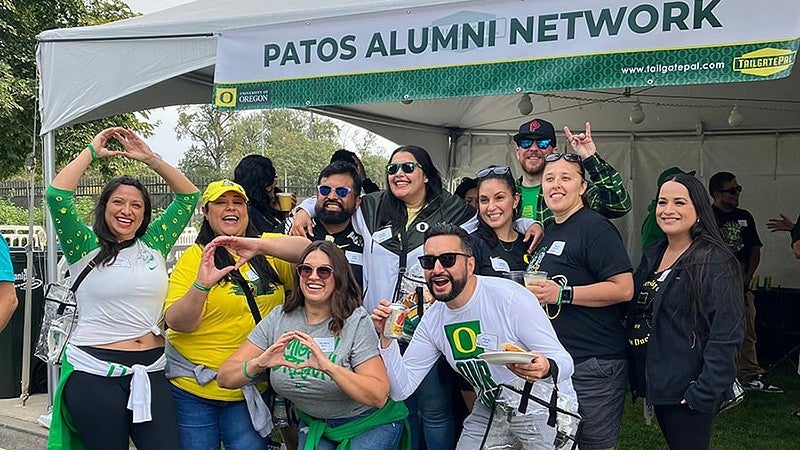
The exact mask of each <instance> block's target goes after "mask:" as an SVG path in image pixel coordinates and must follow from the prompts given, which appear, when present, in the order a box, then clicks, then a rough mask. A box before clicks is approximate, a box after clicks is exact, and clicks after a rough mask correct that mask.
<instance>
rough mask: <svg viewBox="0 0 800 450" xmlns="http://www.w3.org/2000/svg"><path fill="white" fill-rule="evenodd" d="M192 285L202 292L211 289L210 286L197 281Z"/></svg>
mask: <svg viewBox="0 0 800 450" xmlns="http://www.w3.org/2000/svg"><path fill="white" fill-rule="evenodd" d="M192 287H193V288H195V289H197V290H198V291H201V292H208V291H210V290H211V288H210V287H206V286H203V285H202V284H200V283H198V282H197V281H195V282H194V283H192Z"/></svg>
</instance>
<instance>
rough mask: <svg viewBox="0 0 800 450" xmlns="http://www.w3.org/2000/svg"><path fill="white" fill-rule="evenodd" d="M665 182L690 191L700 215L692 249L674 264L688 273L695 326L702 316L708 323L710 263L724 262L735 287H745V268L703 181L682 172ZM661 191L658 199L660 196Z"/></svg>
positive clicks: (725, 274) (692, 233) (726, 274)
mask: <svg viewBox="0 0 800 450" xmlns="http://www.w3.org/2000/svg"><path fill="white" fill-rule="evenodd" d="M666 181H674V182H676V183H680V184H681V185H683V186H684V187H685V188H686V190H687V191H689V199H690V200H691V201H692V204H693V205H694V210H695V213H696V214H697V221H696V222H695V223H694V224H693V225H692V227H691V228H690V229H689V235H690V236H691V238H692V243H691V245H689V249H688V250H686V252H685V253H684V254H683V255H682V256H681V257H680V258H679V259H678V261H677V262H676V263H675V268H676V269H678V268H680V269H682V270H683V271H685V272H686V273H687V274H688V276H689V299H690V301H691V311H692V320H693V323H692V325H693V326H695V325H697V324H698V323H699V321H700V320H701V319H702V320H704V321H705V323H706V325H708V317H707V315H706V314H705V311H704V308H703V297H704V295H705V294H704V286H703V275H704V274H705V273H706V271H707V270H708V266H709V264H723V265H724V270H723V272H722V277H723V278H724V279H732V280H731V282H735V283H736V288H737V289H740V290H741V287H742V286H743V284H742V269H741V267H740V266H739V263H738V261H737V260H736V257H735V256H734V255H733V253H732V252H731V250H730V248H729V247H728V244H726V243H725V241H724V240H723V239H722V234H721V233H720V231H719V227H718V226H717V219H716V217H715V216H714V211H713V210H712V209H711V200H710V199H709V197H708V194H707V193H706V191H705V189H704V187H703V184H702V183H701V182H700V180H698V179H697V178H695V177H694V176H692V175H689V174H685V173H679V174H676V175H674V176H672V177H669V178H668V179H667V180H666ZM662 187H663V185H662ZM660 192H661V187H659V189H658V193H660ZM658 193H657V194H656V198H658ZM720 255H723V257H722V258H720Z"/></svg>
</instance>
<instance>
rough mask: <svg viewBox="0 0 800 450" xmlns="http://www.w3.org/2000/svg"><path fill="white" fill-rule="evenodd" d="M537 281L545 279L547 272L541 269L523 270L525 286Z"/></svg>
mask: <svg viewBox="0 0 800 450" xmlns="http://www.w3.org/2000/svg"><path fill="white" fill-rule="evenodd" d="M539 281H547V272H545V271H543V270H529V271H527V272H525V286H528V285H531V284H533V283H536V282H539Z"/></svg>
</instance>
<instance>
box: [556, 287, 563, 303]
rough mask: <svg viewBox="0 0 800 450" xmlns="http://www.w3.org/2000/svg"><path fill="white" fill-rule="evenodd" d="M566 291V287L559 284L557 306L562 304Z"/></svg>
mask: <svg viewBox="0 0 800 450" xmlns="http://www.w3.org/2000/svg"><path fill="white" fill-rule="evenodd" d="M563 293H564V288H563V287H562V286H561V285H559V286H558V299H557V300H556V306H561V295H562V294H563Z"/></svg>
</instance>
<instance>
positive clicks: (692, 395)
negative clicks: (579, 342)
mask: <svg viewBox="0 0 800 450" xmlns="http://www.w3.org/2000/svg"><path fill="white" fill-rule="evenodd" d="M656 220H657V221H658V226H659V227H660V228H661V229H662V231H664V234H665V235H666V238H665V239H660V240H658V241H656V242H654V243H652V244H651V245H649V246H648V247H647V248H645V249H644V254H643V256H642V261H641V263H640V264H639V268H638V269H637V271H636V276H635V286H636V290H635V292H636V298H635V300H634V301H633V302H632V303H631V305H630V307H631V308H630V314H629V318H628V324H627V325H628V333H629V334H628V339H629V352H630V353H629V354H630V355H631V359H630V365H631V371H630V372H631V388H632V390H633V393H634V395H635V396H644V397H645V399H646V402H647V403H648V404H650V405H653V407H654V409H655V415H656V418H657V419H658V423H659V425H660V427H661V432H662V433H663V434H664V437H665V438H666V440H667V445H668V446H669V448H670V449H707V448H708V447H709V443H710V436H711V427H712V423H713V420H714V414H715V413H716V412H717V409H718V408H719V406H720V404H721V403H722V402H723V401H724V400H726V398H728V396H729V392H730V390H731V385H732V383H733V380H734V377H735V375H736V356H737V353H738V349H739V345H741V343H742V339H743V336H744V331H743V326H744V317H743V305H744V301H743V290H742V272H741V269H740V267H739V264H738V263H737V261H736V258H734V256H733V254H732V253H731V251H730V250H729V248H728V246H727V244H726V243H725V241H724V240H723V239H722V236H721V235H720V232H719V229H718V228H717V225H716V220H715V218H714V213H713V212H712V210H711V207H710V202H709V200H708V197H707V196H706V194H705V192H704V189H703V185H702V184H701V183H700V181H699V180H697V178H695V177H693V176H691V175H689V174H676V175H672V176H670V177H669V178H668V179H667V180H666V181H665V182H664V183H663V184H662V186H661V187H660V188H659V191H658V196H657V203H656ZM631 343H632V345H631Z"/></svg>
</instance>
